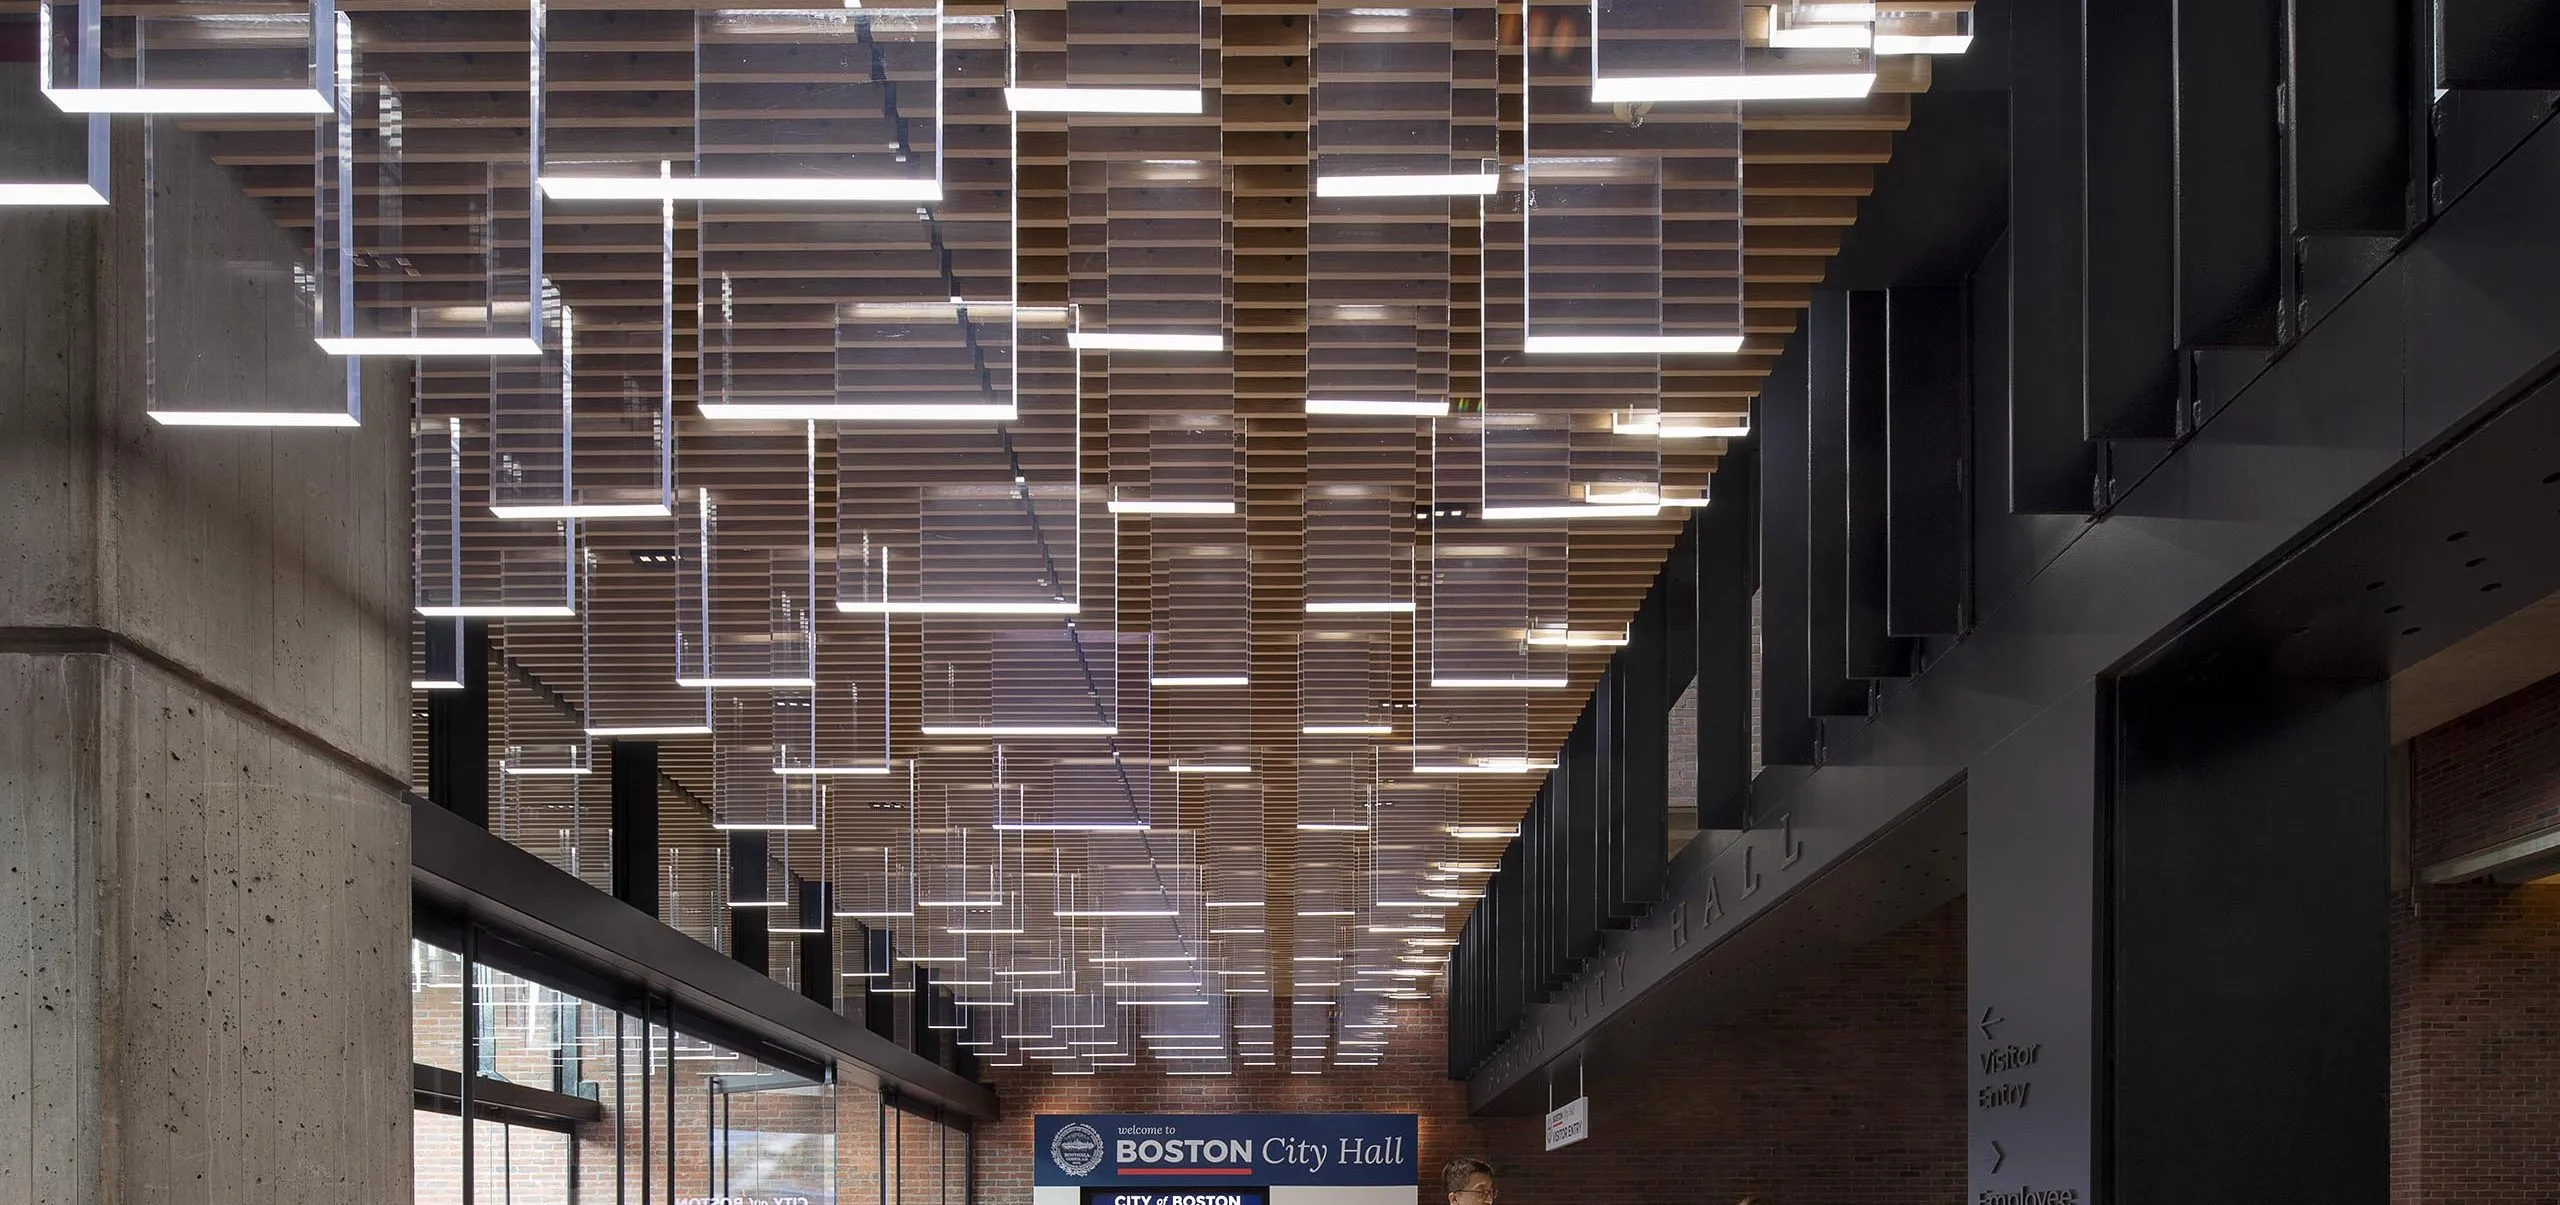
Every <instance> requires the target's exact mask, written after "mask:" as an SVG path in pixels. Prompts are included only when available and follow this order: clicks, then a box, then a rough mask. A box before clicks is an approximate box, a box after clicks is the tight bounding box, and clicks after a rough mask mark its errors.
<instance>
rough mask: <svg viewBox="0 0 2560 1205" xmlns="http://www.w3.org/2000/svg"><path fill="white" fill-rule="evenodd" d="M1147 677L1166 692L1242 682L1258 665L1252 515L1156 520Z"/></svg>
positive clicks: (1241, 683) (1168, 517) (1148, 680)
mask: <svg viewBox="0 0 2560 1205" xmlns="http://www.w3.org/2000/svg"><path fill="white" fill-rule="evenodd" d="M1151 528H1152V530H1151V531H1150V536H1151V537H1152V539H1151V542H1150V545H1149V549H1150V554H1149V561H1150V565H1149V571H1150V576H1151V577H1152V578H1153V582H1152V591H1151V599H1152V603H1151V605H1152V610H1153V615H1152V616H1151V619H1150V623H1149V631H1150V633H1151V635H1152V639H1151V640H1150V641H1149V643H1148V649H1147V682H1148V684H1149V685H1150V686H1152V687H1154V688H1156V689H1158V690H1166V689H1197V688H1215V687H1240V686H1244V685H1247V684H1248V681H1249V678H1250V675H1251V673H1252V667H1253V564H1252V559H1251V557H1250V555H1249V552H1250V549H1249V544H1248V540H1247V536H1246V531H1245V523H1244V517H1243V516H1241V515H1232V516H1192V515H1165V516H1159V517H1157V518H1155V519H1154V520H1152V521H1151Z"/></svg>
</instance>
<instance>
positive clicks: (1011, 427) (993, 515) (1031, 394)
mask: <svg viewBox="0 0 2560 1205" xmlns="http://www.w3.org/2000/svg"><path fill="white" fill-rule="evenodd" d="M1019 329H1020V333H1021V337H1022V343H1021V346H1020V348H1019V356H1018V369H1019V374H1018V376H1017V378H1016V379H1017V381H1018V382H1019V389H1018V391H1017V392H1016V393H1015V394H1014V397H1015V398H1016V399H1018V408H1019V413H1018V414H1017V415H1016V417H1015V418H1014V419H1013V420H1012V421H1010V422H1004V423H1001V424H994V423H979V422H974V421H972V422H957V421H955V422H944V423H918V424H900V425H895V426H891V425H885V424H884V425H879V426H860V427H856V426H850V425H848V426H844V427H842V428H840V429H839V432H838V435H837V440H836V583H835V585H836V595H835V605H836V608H837V609H838V610H840V611H847V612H852V613H856V614H883V613H885V614H922V615H968V614H986V615H1006V614H1011V615H1051V616H1064V615H1074V614H1076V613H1077V611H1078V610H1079V607H1080V605H1081V599H1082V594H1083V591H1082V582H1083V580H1084V569H1085V566H1084V556H1083V550H1084V544H1083V539H1082V530H1081V525H1080V523H1079V514H1078V511H1079V504H1080V502H1079V484H1080V481H1081V460H1080V458H1079V457H1078V455H1077V450H1076V440H1077V428H1078V423H1079V422H1080V409H1079V397H1078V394H1079V378H1078V374H1077V372H1076V355H1075V353H1074V352H1073V351H1071V350H1069V349H1068V348H1067V346H1066V330H1065V328H1064V326H1063V325H1062V324H1061V323H1060V322H1059V321H1058V320H1057V319H1056V318H1055V316H1054V315H1044V316H1042V320H1041V321H1037V322H1031V323H1029V324H1026V325H1024V326H1022V327H1020V328H1019ZM890 379H894V377H891V378H890ZM927 456H929V457H932V458H933V464H934V466H935V467H934V471H933V472H932V473H929V474H918V473H917V472H916V471H915V465H916V464H917V463H918V458H920V457H927Z"/></svg>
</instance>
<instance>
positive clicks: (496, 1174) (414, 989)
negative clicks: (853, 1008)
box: [410, 935, 970, 1205]
mask: <svg viewBox="0 0 2560 1205" xmlns="http://www.w3.org/2000/svg"><path fill="white" fill-rule="evenodd" d="M452 945H458V946H463V947H473V946H474V945H475V943H474V942H473V941H472V940H471V938H470V937H469V936H467V935H465V936H462V937H461V939H460V940H457V941H454V942H453V943H452ZM474 952H475V953H476V950H475V951H474ZM609 994H610V993H607V992H599V991H587V992H579V991H575V990H571V989H570V988H566V987H562V986H558V985H555V984H551V983H545V982H540V981H538V980H537V979H536V978H531V977H527V976H525V975H521V974H517V973H515V972H514V971H512V970H510V969H507V968H505V967H502V966H494V965H490V963H489V962H488V961H483V960H481V959H480V958H477V957H474V956H472V954H471V953H466V952H465V950H462V949H455V948H451V946H449V945H445V944H438V943H436V942H431V941H426V940H419V941H415V942H413V943H412V949H411V959H410V999H411V1013H412V1018H411V1020H412V1025H413V1027H414V1033H415V1046H416V1056H415V1057H416V1063H417V1112H416V1116H415V1127H414V1129H413V1149H414V1154H415V1160H416V1176H417V1179H416V1189H415V1194H414V1200H415V1202H416V1203H417V1205H968V1201H969V1167H970V1160H969V1133H968V1130H967V1128H966V1123H965V1121H963V1122H960V1123H959V1124H957V1125H955V1124H949V1123H946V1122H945V1121H944V1120H943V1119H942V1118H940V1117H938V1116H936V1115H934V1113H933V1112H932V1111H931V1110H922V1111H919V1110H917V1109H915V1108H913V1107H910V1106H907V1105H905V1104H904V1103H903V1102H900V1101H897V1100H895V1099H893V1098H890V1097H888V1096H884V1095H883V1094H882V1093H881V1092H880V1091H879V1089H878V1088H877V1086H876V1085H875V1084H874V1083H873V1081H872V1080H871V1079H870V1078H869V1077H868V1076H867V1075H866V1074H865V1073H864V1072H863V1071H862V1070H861V1069H860V1068H858V1067H855V1066H852V1065H850V1064H833V1065H831V1064H829V1063H826V1062H823V1061H818V1060H805V1061H804V1060H801V1059H797V1058H795V1057H793V1056H791V1055H789V1054H787V1053H786V1052H784V1051H781V1050H778V1049H774V1048H771V1047H767V1046H764V1045H762V1044H761V1043H757V1042H754V1041H753V1040H751V1039H746V1038H743V1037H741V1036H739V1035H734V1034H724V1033H723V1032H722V1031H721V1027H719V1026H717V1025H715V1024H711V1023H708V1022H704V1021H700V1020H697V1019H694V1018H691V1017H689V1016H688V1015H686V1014H685V1013H684V1012H683V1011H682V1010H680V1009H675V1008H672V1007H670V1006H669V1004H668V1002H667V1001H666V1000H664V999H663V998H654V997H643V998H639V999H633V1000H624V1001H619V1002H615V1001H607V1000H599V999H595V998H592V997H594V996H601V995H609ZM742 1048H752V1049H753V1050H754V1053H750V1052H749V1050H748V1049H742ZM464 1067H469V1068H471V1069H472V1074H471V1075H470V1076H468V1077H467V1082H466V1077H465V1076H464V1075H463V1074H462V1068H464ZM466 1100H467V1112H468V1113H469V1115H470V1116H471V1118H472V1119H473V1120H472V1124H471V1125H470V1127H469V1128H468V1130H467V1131H466V1129H465V1127H464V1125H463V1116H464V1114H465V1112H466Z"/></svg>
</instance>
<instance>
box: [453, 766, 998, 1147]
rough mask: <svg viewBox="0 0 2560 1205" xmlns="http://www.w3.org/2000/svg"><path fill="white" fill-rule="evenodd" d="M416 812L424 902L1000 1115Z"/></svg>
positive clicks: (978, 1089) (812, 1010) (990, 1096)
mask: <svg viewBox="0 0 2560 1205" xmlns="http://www.w3.org/2000/svg"><path fill="white" fill-rule="evenodd" d="M409 811H410V840H409V854H410V874H411V879H412V881H413V882H414V883H415V885H416V888H417V891H418V894H419V896H420V897H421V898H422V899H425V900H427V901H430V902H432V903H434V904H437V905H439V906H441V907H443V908H445V909H449V910H451V911H454V912H456V913H459V914H462V915H464V916H466V917H468V918H469V919H471V920H474V921H476V922H478V923H480V924H481V925H484V926H487V927H488V928H490V929H492V930H495V931H498V932H502V933H505V934H507V935H508V936H509V937H511V938H512V939H514V940H516V941H519V942H522V943H525V944H527V945H531V946H534V947H537V948H540V949H544V950H547V951H550V952H552V953H554V954H556V955H557V956H559V957H561V958H563V959H566V960H568V961H571V962H573V963H576V964H578V965H581V966H583V967H585V968H587V969H589V970H590V971H592V972H593V973H595V974H598V975H602V976H605V977H607V978H610V979H613V980H616V981H620V982H625V983H631V984H635V985H639V986H642V987H645V988H648V989H650V990H653V991H659V992H665V993H668V994H670V995H672V996H673V997H674V999H675V1002H676V1004H677V1005H678V1006H680V1007H682V1008H684V1009H688V1010H691V1011H693V1012H698V1013H701V1014H704V1015H706V1016H710V1017H715V1018H718V1019H720V1020H722V1021H725V1022H727V1023H729V1024H731V1025H734V1026H737V1027H739V1028H740V1029H743V1030H746V1031H749V1032H753V1033H757V1034H760V1035H763V1036H764V1037H766V1038H767V1039H768V1040H771V1041H773V1042H775V1043H777V1044H780V1045H782V1046H784V1047H786V1048H799V1049H801V1050H804V1051H810V1050H815V1051H827V1052H832V1054H833V1055H834V1056H837V1057H842V1058H845V1059H849V1060H851V1061H853V1062H855V1063H859V1064H861V1065H862V1066H864V1067H867V1068H870V1069H871V1070H872V1072H874V1073H875V1074H877V1075H878V1076H879V1077H880V1079H881V1081H882V1083H883V1084H886V1085H893V1086H895V1087H896V1088H897V1089H898V1090H899V1091H900V1092H901V1093H904V1094H906V1095H908V1096H913V1097H920V1098H923V1099H925V1100H929V1101H931V1102H933V1103H934V1104H936V1105H939V1106H941V1107H943V1108H946V1109H950V1110H952V1111H954V1112H958V1113H964V1114H967V1115H968V1116H971V1117H975V1118H980V1119H988V1120H991V1119H993V1118H994V1117H995V1116H996V1115H997V1107H996V1097H995V1093H994V1092H993V1091H992V1090H990V1089H988V1088H987V1087H986V1086H985V1085H983V1084H978V1083H975V1082H972V1081H970V1080H967V1079H964V1078H962V1077H960V1076H957V1075H953V1074H952V1073H950V1072H948V1071H945V1070H943V1069H942V1068H939V1067H936V1066H933V1065H931V1064H930V1063H926V1062H924V1061H922V1060H919V1059H917V1058H916V1057H915V1056H914V1055H913V1054H911V1053H909V1052H907V1051H904V1050H900V1049H898V1047H897V1046H896V1044H895V1043H892V1042H888V1041H885V1040H883V1039H882V1038H880V1037H879V1036H878V1035H876V1034H873V1033H872V1032H870V1031H869V1030H867V1029H865V1028H864V1027H862V1026H860V1025H856V1024H854V1023H853V1022H851V1021H849V1020H846V1019H845V1018H843V1017H841V1016H838V1015H836V1013H835V1012H833V1011H832V1010H829V1009H826V1008H821V1007H819V1006H818V1005H817V1004H816V1003H814V1002H812V1001H809V1000H806V999H803V998H802V997H801V996H800V994H799V993H797V992H794V991H792V990H791V989H789V988H787V987H784V986H782V985H781V984H779V983H776V982H774V981H773V980H772V979H770V978H767V977H765V976H763V975H759V974H756V973H755V972H753V971H750V970H748V969H747V968H745V967H743V966H740V965H738V964H737V963H736V962H734V961H732V960H730V959H728V958H725V957H723V956H721V954H720V952H719V951H717V950H714V949H712V948H711V947H709V946H706V945H703V944H702V943H701V942H698V941H695V940H694V939H692V938H690V937H687V936H685V935H684V934H682V933H679V932H677V931H675V930H674V929H671V928H669V927H667V926H666V925H665V924H663V923H661V922H660V921H658V919H657V918H655V917H652V916H649V915H648V914H646V913H643V912H641V911H639V910H638V909H636V908H633V907H631V906H630V905H628V904H625V903H622V902H621V901H619V900H616V899H614V898H612V897H611V896H608V895H606V894H605V893H603V892H601V891H598V890H596V889H595V888H593V887H590V886H588V885H587V884H585V883H582V882H580V881H578V879H577V878H576V877H575V876H572V875H570V874H569V873H567V872H566V871H563V870H560V869H559V868H557V867H554V866H552V865H551V864H550V863H548V862H545V861H543V860H542V859H541V858H538V857H536V856H534V855H533V854H530V853H527V852H525V851H524V850H522V849H520V848H517V847H516V846H515V845H513V844H510V843H508V842H507V841H505V840H503V839H501V838H499V837H496V836H494V835H492V834H490V833H489V832H488V831H486V830H484V829H480V828H476V827H474V826H472V825H469V824H466V823H464V822H463V821H461V820H460V819H458V818H456V817H454V816H452V815H451V814H449V813H446V812H444V811H443V810H442V809H439V808H436V807H434V806H432V805H429V804H427V803H426V802H425V801H424V800H413V801H412V806H411V807H410V809H409Z"/></svg>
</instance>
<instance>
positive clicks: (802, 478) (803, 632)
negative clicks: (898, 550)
mask: <svg viewBox="0 0 2560 1205" xmlns="http://www.w3.org/2000/svg"><path fill="white" fill-rule="evenodd" d="M729 439H730V447H731V449H732V450H733V451H740V452H743V451H747V450H749V449H759V450H762V451H764V452H766V453H768V454H770V455H773V456H777V457H782V458H786V460H785V462H786V463H792V464H795V465H796V466H798V476H797V479H796V480H793V481H791V482H790V483H789V485H788V486H787V487H786V488H783V489H780V490H774V491H768V492H764V493H755V492H750V491H747V490H738V491H727V490H724V489H718V488H713V487H709V486H696V487H689V488H686V489H684V490H682V491H681V492H680V494H679V496H678V498H677V499H676V523H675V536H676V539H675V546H676V548H677V549H678V552H679V555H680V556H681V557H682V558H683V561H682V563H681V566H680V568H681V571H682V572H681V574H680V578H681V580H680V582H679V584H678V587H677V594H676V681H677V684H678V685H683V686H707V687H710V688H712V689H714V690H775V689H792V688H802V689H805V688H808V687H812V686H814V685H816V683H817V636H816V623H817V616H816V613H815V610H814V608H815V606H816V604H817V581H818V578H817V558H818V543H817V535H818V531H817V497H818V495H817V435H816V432H815V429H814V425H813V424H809V423H792V424H787V425H786V426H784V427H783V428H781V429H779V430H777V431H774V432H772V433H769V434H759V435H748V434H746V433H743V432H740V433H733V434H732V435H730V437H729Z"/></svg>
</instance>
